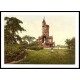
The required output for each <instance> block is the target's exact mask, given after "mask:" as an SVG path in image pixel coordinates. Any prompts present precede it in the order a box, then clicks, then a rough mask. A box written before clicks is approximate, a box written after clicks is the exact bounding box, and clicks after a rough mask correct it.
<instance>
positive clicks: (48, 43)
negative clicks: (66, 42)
mask: <svg viewBox="0 0 80 80" xmlns="http://www.w3.org/2000/svg"><path fill="white" fill-rule="evenodd" d="M38 42H39V43H40V44H41V45H42V46H43V48H50V47H53V46H54V42H53V37H52V36H49V25H47V24H46V21H45V19H43V21H42V36H40V37H39V38H38Z"/></svg>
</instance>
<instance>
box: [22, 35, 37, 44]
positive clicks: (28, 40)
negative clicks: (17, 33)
mask: <svg viewBox="0 0 80 80" xmlns="http://www.w3.org/2000/svg"><path fill="white" fill-rule="evenodd" d="M22 39H23V40H24V41H27V42H28V43H29V44H30V43H32V42H33V41H34V40H35V39H36V38H35V37H31V36H28V35H25V36H23V38H22Z"/></svg>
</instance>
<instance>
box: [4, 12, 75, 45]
mask: <svg viewBox="0 0 80 80" xmlns="http://www.w3.org/2000/svg"><path fill="white" fill-rule="evenodd" d="M5 16H7V17H16V18H18V19H20V20H21V21H22V22H23V24H21V26H22V27H23V28H24V29H26V31H24V32H22V33H19V35H20V36H21V37H23V36H25V35H30V36H33V37H36V38H38V37H39V36H41V35H42V21H43V18H44V17H45V21H46V24H48V25H49V36H53V42H55V44H56V45H65V42H64V41H65V40H66V39H71V38H72V37H75V27H76V15H75V13H62V14H61V13H55V14H54V13H51V14H49V13H48V14H45V13H41V14H40V13H39V14H38V13H36V14H34V13H33V14H31V13H30V14H29V13H28V14H26V13H25V14H23V15H22V14H18V13H16V14H15V13H14V14H10V13H9V14H5Z"/></svg>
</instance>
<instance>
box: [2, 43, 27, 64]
mask: <svg viewBox="0 0 80 80" xmlns="http://www.w3.org/2000/svg"><path fill="white" fill-rule="evenodd" d="M25 53H26V51H25V49H24V48H22V47H21V45H19V44H10V45H6V44H5V53H4V58H5V63H8V62H11V61H14V60H19V59H22V58H23V57H24V56H25Z"/></svg>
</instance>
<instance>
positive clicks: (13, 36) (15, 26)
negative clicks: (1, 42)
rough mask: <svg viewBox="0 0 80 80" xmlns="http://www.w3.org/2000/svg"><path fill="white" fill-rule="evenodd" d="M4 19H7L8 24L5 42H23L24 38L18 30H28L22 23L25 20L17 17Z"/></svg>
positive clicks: (5, 30) (5, 29) (5, 28)
mask: <svg viewBox="0 0 80 80" xmlns="http://www.w3.org/2000/svg"><path fill="white" fill-rule="evenodd" d="M4 20H5V21H6V25H5V26H4V32H5V34H4V37H5V43H6V44H14V43H17V41H19V42H21V41H22V40H21V37H20V36H19V35H18V32H19V31H20V32H22V31H26V30H25V29H24V28H22V27H21V25H20V24H22V23H23V22H22V21H21V20H19V19H17V18H16V17H11V18H9V17H5V18H4Z"/></svg>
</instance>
